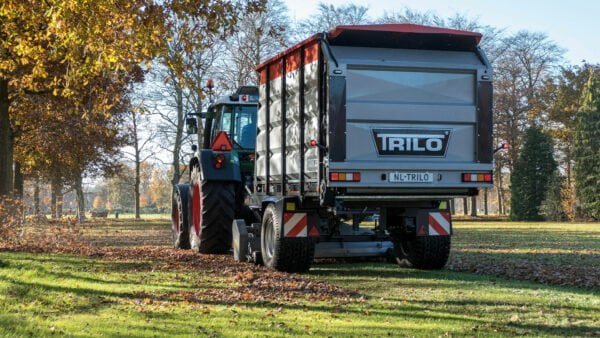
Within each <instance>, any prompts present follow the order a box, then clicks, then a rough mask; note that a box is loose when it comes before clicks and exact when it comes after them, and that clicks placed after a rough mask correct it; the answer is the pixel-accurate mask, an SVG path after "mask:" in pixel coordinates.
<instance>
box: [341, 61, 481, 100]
mask: <svg viewBox="0 0 600 338" xmlns="http://www.w3.org/2000/svg"><path fill="white" fill-rule="evenodd" d="M346 81H348V95H347V102H348V103H351V102H354V103H367V102H371V103H379V104H423V105H470V106H473V105H474V104H475V74H474V73H473V72H472V71H435V70H412V69H410V68H383V67H382V68H379V67H371V68H358V67H356V68H355V67H352V68H351V66H349V67H348V71H347V73H346Z"/></svg>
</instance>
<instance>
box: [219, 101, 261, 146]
mask: <svg viewBox="0 0 600 338" xmlns="http://www.w3.org/2000/svg"><path fill="white" fill-rule="evenodd" d="M219 131H225V132H226V133H227V135H228V136H229V138H231V139H232V140H233V141H234V142H233V143H234V146H235V147H236V148H243V149H254V146H255V144H256V107H255V106H229V105H224V106H223V107H222V110H221V114H220V117H219V119H218V123H217V125H216V127H215V132H219ZM214 135H216V133H215V134H214ZM214 135H213V137H214Z"/></svg>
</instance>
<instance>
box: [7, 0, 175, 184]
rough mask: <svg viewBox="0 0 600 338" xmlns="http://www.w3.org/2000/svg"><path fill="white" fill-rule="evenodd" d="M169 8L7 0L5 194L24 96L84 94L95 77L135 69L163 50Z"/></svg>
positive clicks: (120, 0)
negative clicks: (165, 22)
mask: <svg viewBox="0 0 600 338" xmlns="http://www.w3.org/2000/svg"><path fill="white" fill-rule="evenodd" d="M163 11H164V9H163V8H162V7H161V6H154V5H148V3H147V2H146V1H143V0H133V1H129V0H128V1H125V0H117V1H112V2H101V1H78V0H62V1H59V0H55V1H47V0H44V1H42V0H32V1H26V2H25V1H19V0H6V1H3V2H2V4H1V5H0V22H1V24H0V148H2V151H0V182H1V184H0V195H3V194H6V193H8V192H9V191H10V190H12V179H11V178H12V175H13V174H12V166H13V154H14V151H13V146H14V143H13V141H14V137H15V127H16V126H18V124H17V123H15V122H14V118H15V116H16V115H23V116H24V117H25V118H27V111H26V110H23V109H19V108H17V107H14V104H15V103H18V102H19V99H20V98H21V97H23V95H26V94H28V95H32V94H48V93H50V94H52V95H53V96H62V97H65V98H69V97H77V95H79V94H81V93H85V91H83V90H82V86H86V85H87V84H88V82H89V78H90V77H94V76H98V75H102V74H106V73H111V74H115V73H121V74H122V73H129V72H130V71H131V70H132V68H138V67H139V64H140V63H141V62H143V61H145V60H148V59H149V57H151V56H152V55H153V53H154V52H156V51H157V50H158V48H159V47H160V45H161V43H162V40H161V29H160V28H161V27H163V26H164V24H163V19H162V17H163V16H162V13H163Z"/></svg>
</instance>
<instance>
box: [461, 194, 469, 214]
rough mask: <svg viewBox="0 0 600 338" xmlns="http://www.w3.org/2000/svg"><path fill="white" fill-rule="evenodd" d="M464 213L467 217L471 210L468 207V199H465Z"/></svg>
mask: <svg viewBox="0 0 600 338" xmlns="http://www.w3.org/2000/svg"><path fill="white" fill-rule="evenodd" d="M462 200H463V213H464V214H465V216H467V215H468V214H469V208H468V206H467V198H466V197H465V198H463V199H462Z"/></svg>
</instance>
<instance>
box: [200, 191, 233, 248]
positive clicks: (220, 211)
mask: <svg viewBox="0 0 600 338" xmlns="http://www.w3.org/2000/svg"><path fill="white" fill-rule="evenodd" d="M190 201H191V203H190V210H189V217H190V218H189V219H190V221H189V223H190V232H189V237H190V245H191V248H192V250H195V251H198V252H200V253H206V254H227V253H229V252H230V251H231V240H232V237H231V224H232V223H233V220H234V218H235V184H234V183H232V182H225V181H197V180H195V181H194V182H193V184H192V187H191V188H190ZM195 208H196V209H195Z"/></svg>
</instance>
